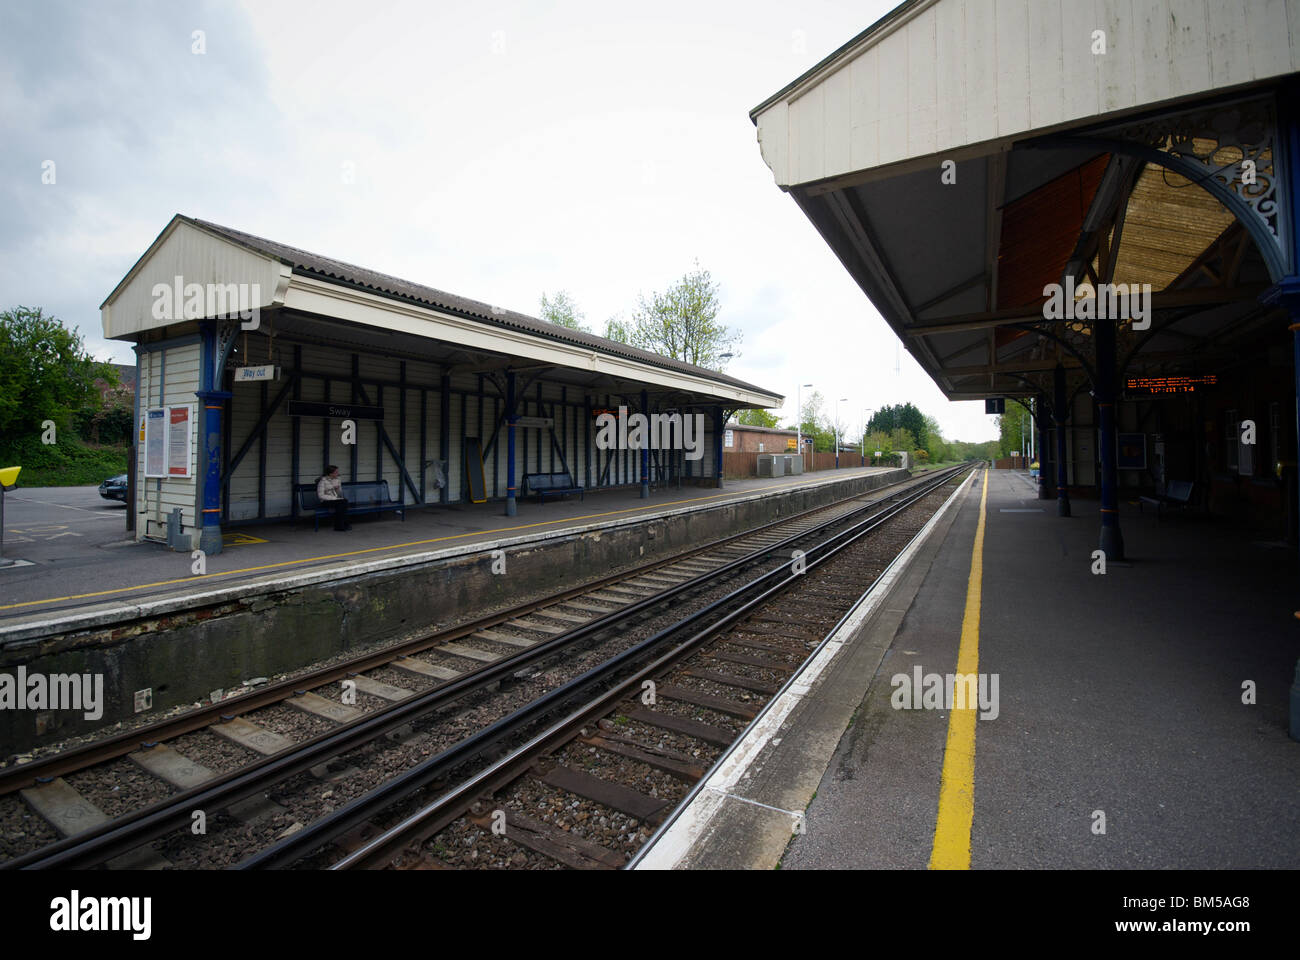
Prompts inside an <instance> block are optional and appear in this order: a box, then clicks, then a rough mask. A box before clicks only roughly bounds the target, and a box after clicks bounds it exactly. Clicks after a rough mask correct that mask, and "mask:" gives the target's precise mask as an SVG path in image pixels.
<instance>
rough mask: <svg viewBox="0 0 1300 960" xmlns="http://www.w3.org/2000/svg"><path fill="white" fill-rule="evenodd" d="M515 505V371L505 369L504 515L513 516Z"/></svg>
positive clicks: (515, 510) (515, 509) (516, 509)
mask: <svg viewBox="0 0 1300 960" xmlns="http://www.w3.org/2000/svg"><path fill="white" fill-rule="evenodd" d="M517 511H518V508H517V507H516V505H515V372H514V371H513V370H507V371H506V516H507V517H513V516H514V515H515V514H516V512H517Z"/></svg>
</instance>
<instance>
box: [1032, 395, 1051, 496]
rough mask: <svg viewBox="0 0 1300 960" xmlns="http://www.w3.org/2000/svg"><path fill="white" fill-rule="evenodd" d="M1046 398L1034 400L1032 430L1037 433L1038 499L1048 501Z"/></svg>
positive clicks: (1039, 397) (1041, 396)
mask: <svg viewBox="0 0 1300 960" xmlns="http://www.w3.org/2000/svg"><path fill="white" fill-rule="evenodd" d="M1046 411H1047V398H1046V397H1044V396H1043V395H1042V394H1039V395H1038V397H1036V398H1035V399H1034V429H1036V430H1037V431H1038V451H1037V452H1038V499H1039V500H1050V499H1051V495H1050V494H1049V493H1048V490H1047V420H1046V417H1045V413H1046Z"/></svg>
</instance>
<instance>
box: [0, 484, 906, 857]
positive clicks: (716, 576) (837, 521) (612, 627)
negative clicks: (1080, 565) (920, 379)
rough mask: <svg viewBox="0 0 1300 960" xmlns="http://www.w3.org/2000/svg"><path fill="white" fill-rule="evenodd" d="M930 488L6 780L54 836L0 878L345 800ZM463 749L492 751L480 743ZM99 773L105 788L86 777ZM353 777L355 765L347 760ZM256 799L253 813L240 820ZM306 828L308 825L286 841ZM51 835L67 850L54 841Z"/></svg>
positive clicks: (575, 593)
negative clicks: (295, 807)
mask: <svg viewBox="0 0 1300 960" xmlns="http://www.w3.org/2000/svg"><path fill="white" fill-rule="evenodd" d="M930 482H931V481H930V479H929V478H925V479H922V480H920V481H916V480H913V481H905V482H904V483H902V484H896V485H893V486H892V487H889V488H882V489H881V490H878V491H872V493H871V494H869V495H866V496H859V497H854V498H849V499H848V500H845V501H841V502H839V503H837V504H832V505H829V506H827V507H821V508H816V509H814V510H810V511H806V512H804V513H802V514H797V515H794V516H791V517H788V518H784V519H782V520H778V521H774V522H772V523H770V524H767V525H765V526H764V527H761V528H758V529H756V530H751V531H747V532H744V533H742V534H737V535H735V536H732V537H729V538H725V539H723V540H720V541H717V542H715V543H711V544H708V545H704V546H701V547H699V548H697V549H695V550H692V551H689V552H687V553H685V554H681V555H678V556H677V557H673V558H668V559H664V560H660V561H656V562H655V563H652V564H646V565H643V566H640V567H637V568H635V569H633V570H630V571H626V572H623V573H620V574H615V575H611V576H609V577H605V578H602V579H600V580H598V581H596V582H594V583H590V584H586V585H584V586H581V587H577V588H574V589H572V590H569V591H566V592H564V593H563V594H560V595H557V596H552V597H548V598H545V599H544V600H540V601H536V602H533V603H529V604H526V605H522V606H519V607H515V608H512V609H510V610H506V611H501V612H498V613H495V614H493V615H491V616H488V617H484V618H480V619H479V620H476V621H473V622H471V623H467V624H463V625H460V626H457V627H455V628H453V629H450V630H445V631H440V632H438V633H436V634H431V635H429V636H426V637H422V638H419V639H417V640H413V641H410V642H407V643H404V644H402V645H399V646H397V647H393V648H389V649H387V650H383V651H376V652H371V653H368V654H365V655H363V656H360V657H357V658H355V659H353V660H351V661H349V662H346V663H342V664H335V665H332V666H330V667H327V668H324V669H322V670H319V671H314V672H312V673H310V674H307V675H304V676H299V677H295V678H293V679H292V680H289V681H285V682H282V683H279V684H274V685H271V686H268V687H267V688H265V689H262V690H258V691H256V692H254V693H251V694H248V695H245V696H243V697H240V698H238V699H235V700H229V701H225V702H222V703H219V704H214V705H212V706H210V707H207V708H204V709H200V710H196V711H193V712H191V713H187V714H184V715H182V716H180V717H177V718H174V719H172V720H169V721H165V722H162V723H159V724H156V725H153V726H150V727H146V728H142V729H138V730H134V731H130V732H129V733H126V734H122V735H119V736H116V737H113V738H109V739H106V740H104V741H102V742H100V743H96V744H91V745H89V746H87V747H84V748H81V749H78V750H75V751H68V752H67V753H63V754H56V755H53V756H51V757H48V758H45V759H42V760H40V761H37V762H34V763H30V764H25V765H21V766H14V767H9V768H6V769H4V770H0V795H3V794H7V793H13V792H14V791H21V792H22V796H23V800H24V801H25V802H26V803H27V804H28V805H29V806H30V807H32V808H33V809H35V810H36V811H37V812H38V813H40V814H41V815H42V816H43V817H45V818H46V820H47V821H48V824H49V828H48V829H47V831H46V834H47V835H46V840H47V842H46V843H45V844H44V846H42V847H41V848H40V849H36V850H31V851H28V852H26V853H23V854H20V855H18V856H15V857H13V858H11V859H10V860H8V861H5V862H2V863H0V866H2V867H10V868H13V867H31V866H36V867H39V866H45V867H52V866H74V865H76V866H86V865H93V864H98V863H105V862H108V863H110V865H120V866H141V865H146V866H147V865H154V866H163V865H167V861H165V860H162V859H160V858H159V857H158V856H157V854H156V852H146V853H144V854H141V853H140V851H141V849H142V847H143V845H144V844H147V843H149V842H150V841H151V840H156V839H158V838H159V837H163V836H164V835H166V834H167V833H169V832H173V833H174V832H175V831H176V830H177V828H178V827H184V826H187V825H190V821H191V820H192V819H193V815H194V814H195V812H196V811H198V812H201V813H203V815H204V816H205V817H206V814H207V812H208V811H234V817H235V819H239V818H240V817H241V816H242V817H245V818H247V819H249V820H256V819H257V818H258V817H259V816H260V815H261V813H264V812H265V808H266V806H267V804H265V803H262V804H259V803H257V802H256V798H257V796H258V795H259V794H260V793H261V792H262V791H264V790H265V789H266V788H267V786H268V784H271V783H273V782H278V781H282V780H284V779H285V778H287V777H294V776H304V775H307V774H308V772H309V771H310V772H311V774H310V775H311V776H314V777H315V778H316V781H317V782H318V783H319V784H320V785H324V786H325V788H326V791H327V793H328V792H332V791H331V790H330V787H329V785H330V784H332V783H336V782H337V780H338V779H339V778H338V777H336V776H335V774H337V773H338V772H339V770H338V767H339V760H338V758H339V757H341V756H345V755H347V754H348V753H349V752H351V751H356V750H358V749H360V748H362V747H365V746H366V745H369V744H374V743H379V742H383V743H389V742H392V741H393V740H397V741H399V742H400V741H403V740H404V739H410V738H412V737H413V736H414V734H415V732H416V730H415V728H416V727H418V726H420V725H421V724H424V725H426V726H427V725H428V724H429V723H430V718H434V719H438V720H439V721H440V722H441V721H443V720H445V718H446V715H447V714H448V712H449V711H450V710H454V709H456V705H457V704H458V703H461V702H464V700H465V699H466V698H467V697H471V696H472V695H476V694H480V695H481V694H482V692H483V691H492V690H494V689H496V687H497V686H498V685H500V684H502V683H503V682H504V683H506V684H507V685H509V684H512V683H516V682H517V681H519V680H520V678H529V677H537V676H540V675H542V674H543V673H544V672H545V671H546V670H548V669H549V668H548V664H549V663H553V662H554V661H555V660H556V659H557V658H559V657H560V656H562V655H564V656H566V657H568V656H571V655H572V651H573V650H575V649H578V648H580V647H581V646H582V645H583V644H588V645H590V644H593V643H595V642H596V641H598V640H599V638H601V637H608V636H610V635H611V634H617V633H620V632H623V631H626V630H627V629H629V627H630V626H631V625H633V624H636V623H638V622H640V621H644V620H645V619H646V618H647V617H649V616H653V615H654V614H655V611H662V609H663V608H664V607H665V606H666V605H682V604H689V603H690V602H691V600H692V598H693V597H698V596H699V595H701V594H702V593H707V592H708V591H709V590H710V589H712V590H715V591H716V590H717V589H718V586H717V585H718V584H720V583H723V582H725V581H727V580H728V578H735V577H738V576H740V575H741V574H743V573H744V572H745V571H747V570H752V569H753V568H754V567H755V566H756V565H758V566H761V565H764V564H766V565H767V566H769V567H771V566H773V565H776V566H778V567H779V566H780V565H781V564H782V563H783V557H784V556H788V551H790V550H792V549H797V545H799V544H804V543H805V541H808V540H809V539H810V538H815V537H816V536H819V535H823V534H825V533H826V532H827V531H829V530H832V529H835V528H838V527H843V526H845V525H846V524H850V523H855V522H859V521H860V518H861V517H862V516H864V515H873V514H875V513H879V512H882V511H887V510H889V509H890V507H891V504H894V503H895V502H897V501H898V500H899V499H900V498H903V497H906V496H907V495H908V494H907V491H909V490H912V489H914V488H916V487H917V486H918V485H927V484H929V483H930ZM602 656H603V654H602ZM348 694H351V695H352V696H348ZM353 698H355V701H354V702H347V701H349V700H352V699H353ZM268 711H271V712H272V713H274V712H275V711H279V713H278V719H279V720H280V721H284V720H285V719H286V718H287V716H289V715H292V716H293V717H294V718H295V721H296V723H297V724H298V727H299V729H300V730H305V732H306V733H307V736H306V739H305V742H295V741H294V739H293V738H292V737H288V736H286V735H285V734H284V733H282V732H277V730H276V729H274V727H275V724H271V723H264V722H261V718H262V717H263V716H264V715H266V714H267V713H268ZM195 737H209V738H211V737H217V738H220V739H221V741H223V742H224V743H228V744H229V752H231V753H236V752H237V753H242V754H244V755H246V756H247V755H251V762H241V763H238V764H236V765H235V766H234V768H233V769H229V770H219V769H213V768H211V767H209V766H205V765H204V763H202V762H200V760H196V759H195V758H194V757H193V756H191V755H189V754H188V753H187V751H186V744H187V738H189V740H190V741H192V740H193V738H195ZM461 739H462V740H466V741H470V742H477V741H475V739H474V735H473V733H471V734H470V735H469V736H468V737H465V738H461ZM424 752H425V753H426V754H427V753H430V752H432V751H431V750H425V751H424ZM443 752H445V751H443ZM96 770H98V771H100V774H99V776H98V778H96V777H95V776H91V775H88V774H87V771H96ZM343 770H344V771H347V770H355V767H348V766H347V765H346V764H345V765H344V766H343ZM78 776H80V777H81V778H82V779H89V780H90V781H91V782H92V783H93V782H96V780H97V781H98V782H99V783H100V784H106V783H107V782H108V781H110V780H115V779H116V780H120V779H121V778H122V777H123V776H130V777H134V778H136V779H140V778H143V779H147V780H149V781H150V784H151V785H152V787H153V788H154V796H156V797H157V799H156V801H155V802H153V803H151V804H148V805H147V806H144V807H143V808H142V809H131V810H125V811H106V810H105V809H101V807H108V804H107V803H105V802H104V801H102V800H99V798H98V797H97V796H96V793H97V792H98V791H96V790H92V791H91V792H90V795H83V793H82V792H81V791H79V790H78V787H77V779H78ZM399 779H400V777H399ZM102 789H104V788H103V787H102V786H101V787H100V788H99V790H102ZM249 798H253V801H252V802H251V804H252V809H247V807H245V808H244V809H240V807H239V805H240V803H241V801H247V800H248V799H249ZM109 799H110V800H111V799H112V798H111V797H110V798H109ZM270 806H271V807H274V806H275V805H274V804H271V805H270ZM259 808H261V812H259ZM328 812H330V811H327V813H328ZM227 819H229V817H227ZM295 827H301V823H298V822H295V823H293V824H289V825H288V828H287V829H288V831H289V832H292V830H293V828H295ZM51 832H52V833H56V834H63V835H64V839H61V840H59V839H53V840H51V839H50V837H49V834H50V833H51ZM124 855H126V858H125V859H124V860H115V858H121V857H123V856H124ZM252 862H253V863H257V861H256V859H254V860H253V861H252Z"/></svg>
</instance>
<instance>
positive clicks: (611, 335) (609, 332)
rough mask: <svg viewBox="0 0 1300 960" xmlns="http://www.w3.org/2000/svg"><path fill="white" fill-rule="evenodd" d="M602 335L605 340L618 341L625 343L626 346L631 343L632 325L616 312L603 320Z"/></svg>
mask: <svg viewBox="0 0 1300 960" xmlns="http://www.w3.org/2000/svg"><path fill="white" fill-rule="evenodd" d="M603 336H604V337H605V339H606V340H615V341H617V342H619V343H626V344H627V345H628V346H631V345H632V327H631V325H630V324H629V323H628V322H627V321H626V320H624V319H623V318H622V316H620V315H618V314H615V315H614V316H612V317H610V318H609V319H608V320H606V321H605V333H604V334H603Z"/></svg>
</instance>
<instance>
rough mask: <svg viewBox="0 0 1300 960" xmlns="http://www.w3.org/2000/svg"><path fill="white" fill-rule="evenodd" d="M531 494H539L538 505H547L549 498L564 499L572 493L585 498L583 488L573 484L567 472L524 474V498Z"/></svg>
mask: <svg viewBox="0 0 1300 960" xmlns="http://www.w3.org/2000/svg"><path fill="white" fill-rule="evenodd" d="M530 493H535V494H537V502H538V503H545V502H546V498H547V497H563V496H565V495H567V494H570V493H576V494H577V495H578V497H579V499H584V498H585V492H584V490H583V488H582V487H580V486H578V485H577V484H576V483H574V482H573V477H572V476H570V475H569V473H568V472H567V471H565V472H561V473H526V474H524V496H528V495H529V494H530Z"/></svg>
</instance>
